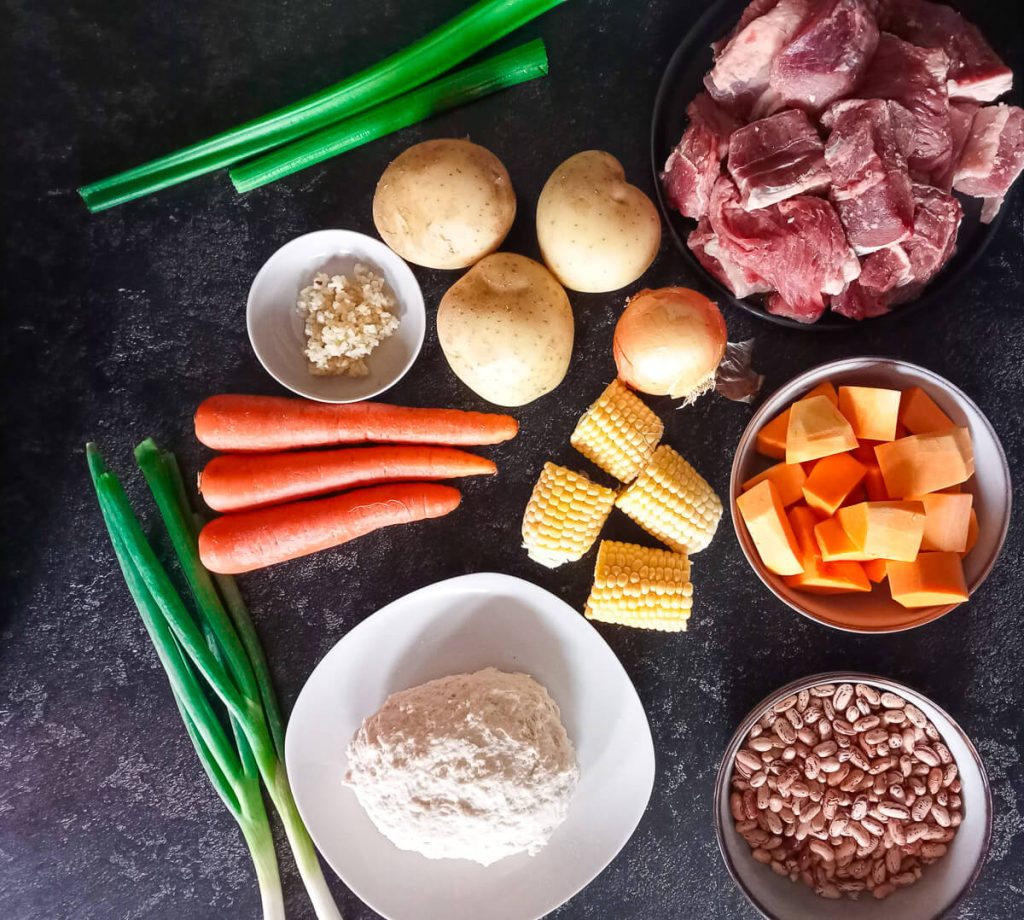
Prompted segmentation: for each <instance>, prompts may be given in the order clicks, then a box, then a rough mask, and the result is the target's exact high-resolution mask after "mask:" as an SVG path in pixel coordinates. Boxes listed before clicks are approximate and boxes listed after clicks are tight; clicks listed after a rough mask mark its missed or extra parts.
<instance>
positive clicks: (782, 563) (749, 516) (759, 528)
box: [736, 479, 804, 575]
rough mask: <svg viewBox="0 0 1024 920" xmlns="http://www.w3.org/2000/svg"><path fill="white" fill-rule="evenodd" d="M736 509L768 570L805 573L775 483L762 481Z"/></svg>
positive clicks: (778, 573) (790, 573)
mask: <svg viewBox="0 0 1024 920" xmlns="http://www.w3.org/2000/svg"><path fill="white" fill-rule="evenodd" d="M736 507H737V509H738V510H739V513H740V516H741V517H742V518H743V523H744V524H746V526H747V533H749V534H750V539H751V540H753V541H754V546H755V547H757V552H758V555H760V557H761V562H763V563H764V565H765V568H767V569H768V570H769V571H772V572H774V573H775V574H776V575H797V574H799V573H800V572H802V571H803V570H804V567H803V565H802V564H801V562H800V551H799V549H798V547H797V543H796V537H795V536H794V535H793V528H792V527H790V524H789V519H788V518H787V517H786V509H785V508H784V507H783V504H782V499H781V498H780V497H779V490H778V489H777V488H776V487H775V483H773V482H772V481H771V480H770V479H765V480H762V481H761V482H759V483H758V484H757V485H756V486H754V488H752V489H751V490H750V491H749V492H744V493H743V494H742V495H740V496H739V498H737V499H736Z"/></svg>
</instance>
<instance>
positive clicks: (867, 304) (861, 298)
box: [829, 281, 889, 320]
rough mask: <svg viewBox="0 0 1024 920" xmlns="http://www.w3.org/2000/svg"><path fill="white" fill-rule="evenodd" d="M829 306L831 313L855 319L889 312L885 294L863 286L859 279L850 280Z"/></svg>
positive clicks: (868, 317) (869, 317)
mask: <svg viewBox="0 0 1024 920" xmlns="http://www.w3.org/2000/svg"><path fill="white" fill-rule="evenodd" d="M829 307H830V309H831V310H832V312H833V313H838V314H839V315H840V316H848V317H849V318H850V319H856V320H861V319H873V318H874V317H876V316H882V315H883V314H885V313H888V312H889V304H888V301H887V299H886V297H885V295H884V294H880V293H879V292H878V291H875V290H873V289H872V288H869V287H865V286H864V285H862V284H861V283H860V282H859V281H853V282H851V284H850V285H849V287H847V288H846V290H845V291H843V292H842V293H841V294H836V296H835V297H833V298H832V303H831V304H830V305H829Z"/></svg>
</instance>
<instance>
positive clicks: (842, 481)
mask: <svg viewBox="0 0 1024 920" xmlns="http://www.w3.org/2000/svg"><path fill="white" fill-rule="evenodd" d="M865 472H867V471H866V470H865V468H864V464H863V463H860V462H858V461H857V460H854V459H853V457H851V456H850V455H849V454H832V456H830V457H824V458H822V459H821V460H819V461H818V462H817V463H815V464H814V468H813V469H812V470H811V474H810V476H808V477H807V481H806V482H805V483H804V485H803V495H804V500H805V501H806V502H807V504H808V505H810V506H811V507H812V508H813V509H814V510H815V511H818V512H820V513H821V514H823V515H825V517H831V516H832V515H833V514H835V513H836V509H837V508H838V507H839V506H840V505H841V504H842V503H843V502H844V501H845V500H846V497H847V496H848V495H849V494H850V493H851V492H852V491H853V490H854V488H855V487H856V486H857V485H859V484H860V481H861V480H862V479H863V478H864V474H865Z"/></svg>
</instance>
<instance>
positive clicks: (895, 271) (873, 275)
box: [857, 246, 914, 291]
mask: <svg viewBox="0 0 1024 920" xmlns="http://www.w3.org/2000/svg"><path fill="white" fill-rule="evenodd" d="M913 280H914V269H913V267H912V266H911V264H910V256H908V255H907V251H906V250H905V249H904V248H903V247H902V246H886V247H885V248H884V249H879V250H878V251H877V252H872V253H870V254H869V255H867V256H865V257H864V258H863V259H862V260H861V263H860V277H859V278H858V279H857V282H858V283H859V284H861V285H863V286H864V287H868V288H873V289H874V290H876V291H891V290H892V289H893V288H898V287H902V286H903V285H905V284H910V282H911V281H913Z"/></svg>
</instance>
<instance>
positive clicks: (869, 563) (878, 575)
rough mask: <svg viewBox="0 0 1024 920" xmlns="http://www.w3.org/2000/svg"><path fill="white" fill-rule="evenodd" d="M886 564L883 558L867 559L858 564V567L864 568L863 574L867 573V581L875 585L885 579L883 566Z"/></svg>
mask: <svg viewBox="0 0 1024 920" xmlns="http://www.w3.org/2000/svg"><path fill="white" fill-rule="evenodd" d="M888 564H889V563H887V562H886V561H885V560H884V559H867V560H865V561H864V562H862V563H861V564H860V567H861V568H862V569H863V570H864V574H865V575H867V577H868V581H871V582H874V583H875V584H876V585H877V584H879V583H880V582H883V581H885V577H886V570H885V567H886V566H887V565H888Z"/></svg>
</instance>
